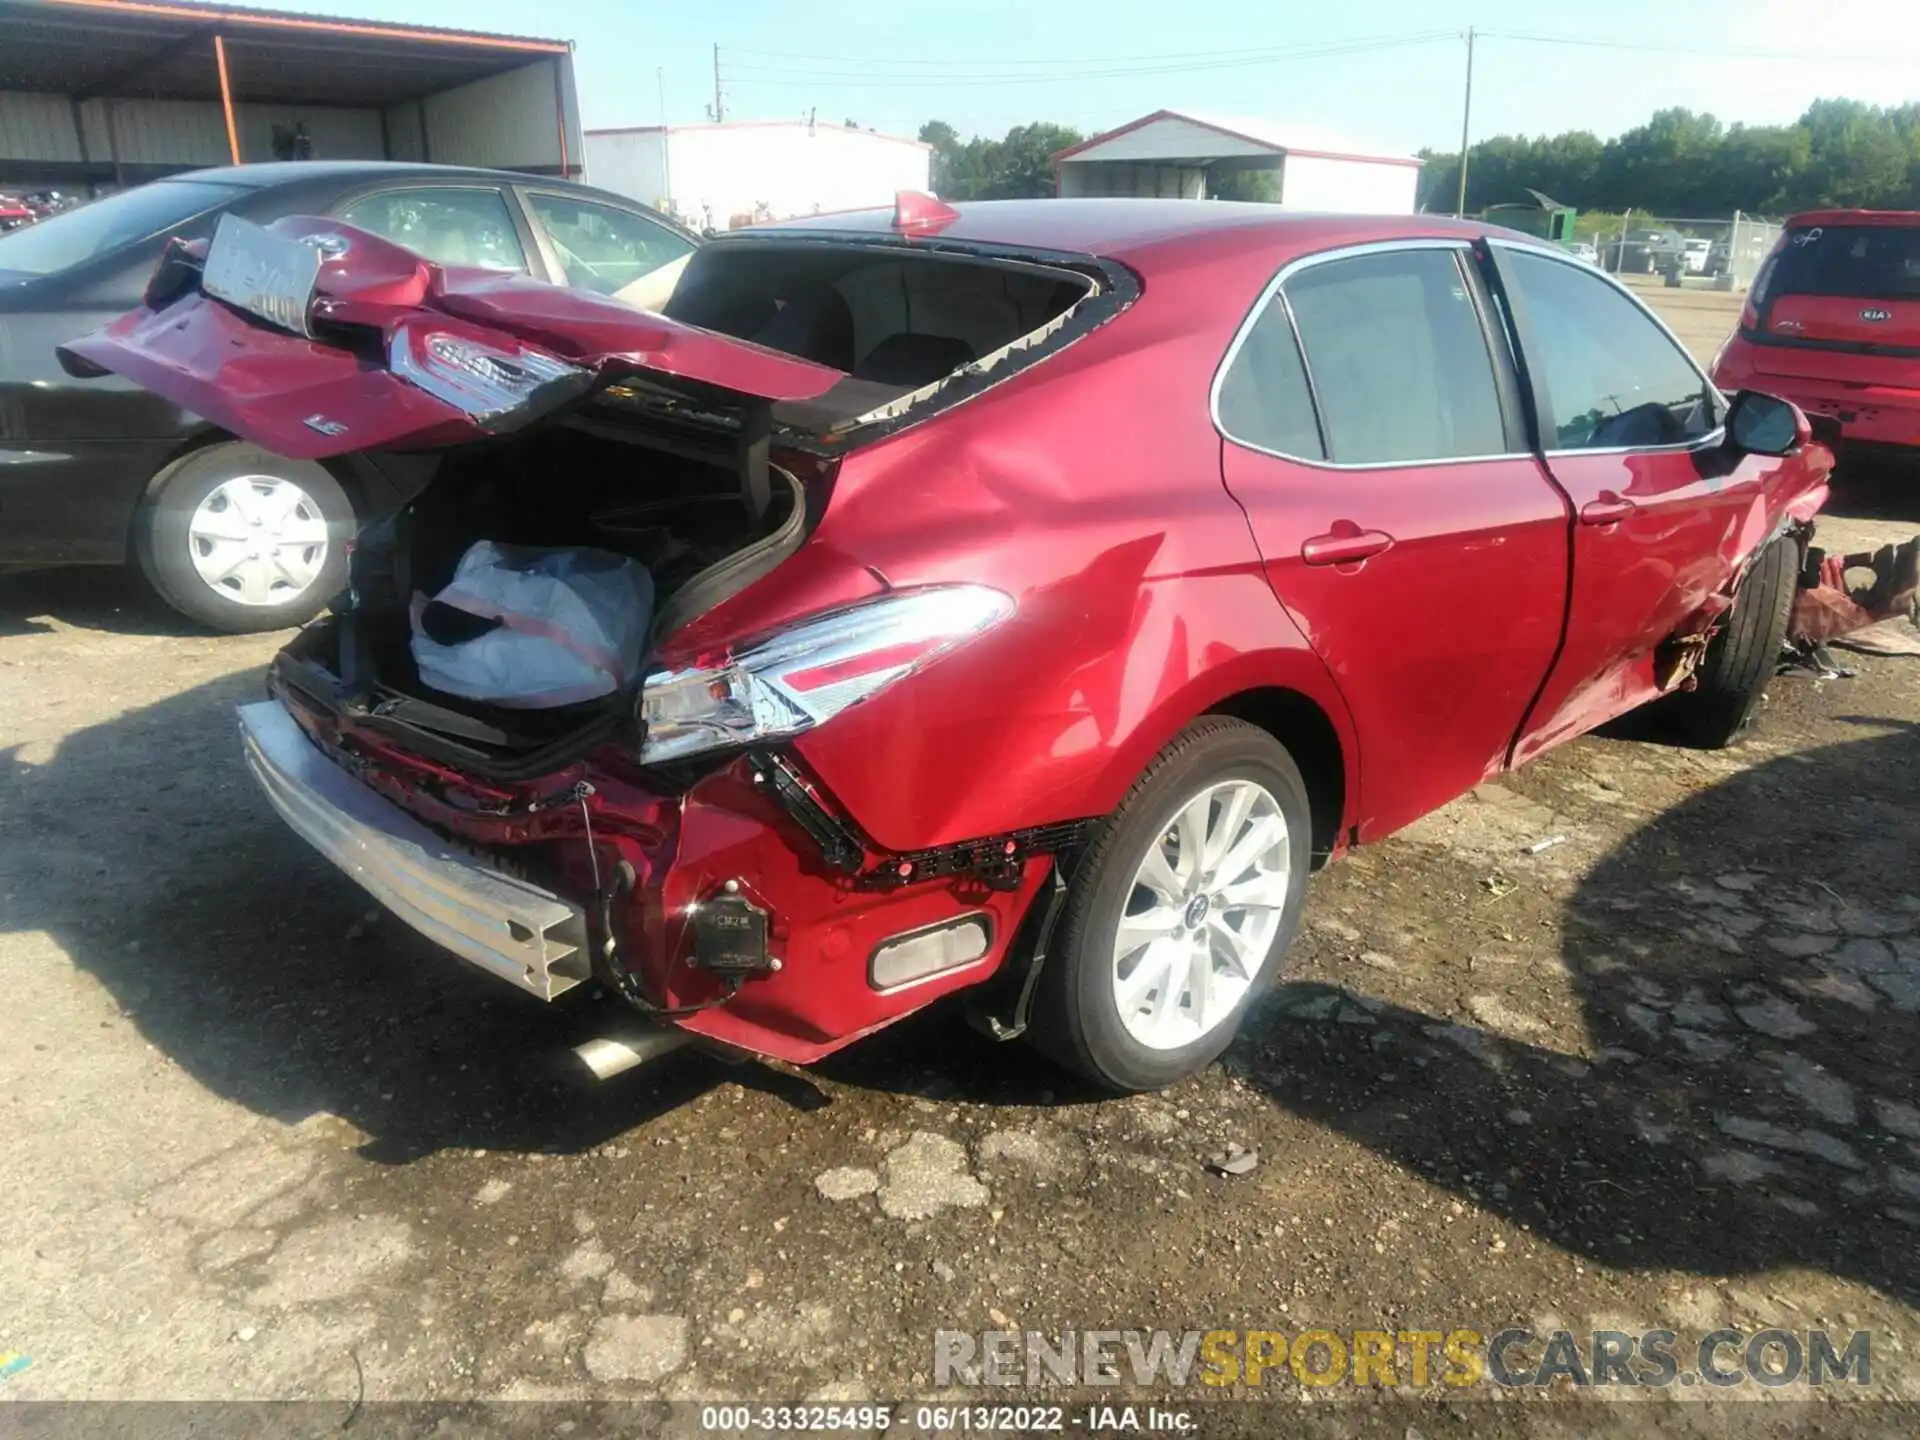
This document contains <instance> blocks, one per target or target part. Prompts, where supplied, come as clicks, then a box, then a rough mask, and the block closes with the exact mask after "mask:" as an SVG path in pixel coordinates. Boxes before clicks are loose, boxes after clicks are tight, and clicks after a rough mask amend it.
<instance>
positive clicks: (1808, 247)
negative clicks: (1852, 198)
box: [1765, 225, 1920, 300]
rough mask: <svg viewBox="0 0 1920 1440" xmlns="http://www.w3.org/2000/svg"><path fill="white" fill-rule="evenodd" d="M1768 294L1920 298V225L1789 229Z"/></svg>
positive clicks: (1824, 226) (1868, 298) (1770, 276)
mask: <svg viewBox="0 0 1920 1440" xmlns="http://www.w3.org/2000/svg"><path fill="white" fill-rule="evenodd" d="M1765 292H1766V294H1767V295H1769V296H1774V297H1777V296H1781V295H1832V296H1839V297H1842V298H1846V299H1856V300H1920V226H1902V225H1813V226H1809V227H1807V228H1806V229H1803V230H1790V231H1788V232H1787V238H1786V243H1785V244H1784V245H1783V246H1782V247H1781V249H1780V253H1779V254H1778V255H1777V256H1776V257H1775V258H1774V262H1773V269H1772V273H1771V274H1770V275H1769V276H1768V277H1767V279H1766V281H1765Z"/></svg>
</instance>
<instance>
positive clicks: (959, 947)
mask: <svg viewBox="0 0 1920 1440" xmlns="http://www.w3.org/2000/svg"><path fill="white" fill-rule="evenodd" d="M990 925H991V922H990V921H989V920H988V919H987V917H986V916H985V915H963V916H961V917H960V918H959V919H958V920H946V921H942V922H941V923H940V924H938V925H930V926H928V927H926V928H925V929H922V930H909V931H906V932H904V933H902V934H899V935H895V936H894V937H893V938H892V939H890V940H886V941H883V942H881V944H880V945H879V946H878V947H877V948H876V949H875V950H874V952H873V958H872V959H871V960H869V961H868V962H867V983H868V984H869V985H871V986H872V987H873V988H874V989H875V990H898V989H900V988H901V987H902V986H904V985H912V984H914V983H915V982H917V981H921V980H929V979H932V978H933V977H934V976H936V975H944V974H946V973H947V972H948V971H949V970H960V969H964V968H965V967H966V966H968V965H972V964H975V963H976V962H978V961H980V960H984V959H985V958H986V954H987V947H988V945H989V944H990V943H991V941H992V933H991V929H990Z"/></svg>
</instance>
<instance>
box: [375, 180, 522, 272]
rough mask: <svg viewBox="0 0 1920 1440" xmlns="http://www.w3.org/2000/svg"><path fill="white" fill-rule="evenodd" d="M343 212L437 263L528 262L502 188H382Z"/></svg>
mask: <svg viewBox="0 0 1920 1440" xmlns="http://www.w3.org/2000/svg"><path fill="white" fill-rule="evenodd" d="M340 218H341V219H342V220H344V221H346V222H347V224H349V225H357V226H359V227H360V229H362V230H371V231H372V232H373V233H374V234H375V235H378V236H380V237H381V238H382V239H385V240H391V241H393V243H394V244H396V245H404V246H406V248H407V249H409V250H411V251H413V253H414V254H416V255H420V256H424V257H425V258H426V259H428V260H431V261H433V262H434V263H435V264H438V265H472V266H477V267H479V268H480V269H483V270H525V269H526V268H527V252H526V251H525V250H524V249H522V248H521V245H520V237H519V236H518V235H517V234H516V233H515V232H514V226H513V215H512V213H511V212H510V211H509V210H508V209H507V200H506V197H505V196H504V195H502V194H501V193H500V192H499V191H498V190H492V189H487V188H484V187H481V186H472V187H468V186H457V185H423V186H420V187H417V188H414V189H408V190H382V191H380V192H378V193H377V194H373V195H363V196H361V197H360V198H359V199H358V200H354V201H352V202H350V203H349V204H348V205H347V206H346V207H345V208H343V209H342V210H341V211H340Z"/></svg>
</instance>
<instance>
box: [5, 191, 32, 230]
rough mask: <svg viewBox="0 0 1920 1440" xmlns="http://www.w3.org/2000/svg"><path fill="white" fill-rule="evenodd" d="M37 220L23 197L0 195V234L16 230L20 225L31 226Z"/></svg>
mask: <svg viewBox="0 0 1920 1440" xmlns="http://www.w3.org/2000/svg"><path fill="white" fill-rule="evenodd" d="M39 218H40V217H39V215H38V214H36V213H35V211H34V208H33V206H31V205H29V204H28V203H27V202H26V199H25V197H24V196H20V195H0V233H4V232H6V231H8V230H18V229H19V228H20V227H21V226H22V225H31V224H32V223H33V222H34V221H35V220H37V219H39Z"/></svg>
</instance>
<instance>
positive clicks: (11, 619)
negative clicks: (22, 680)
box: [0, 565, 213, 635]
mask: <svg viewBox="0 0 1920 1440" xmlns="http://www.w3.org/2000/svg"><path fill="white" fill-rule="evenodd" d="M42 616H47V617H51V618H52V619H55V620H58V621H60V622H62V623H63V624H67V625H72V626H74V627H75V628H77V629H81V630H103V631H107V632H109V633H111V634H116V635H208V634H211V633H213V632H211V631H209V630H208V629H207V628H206V627H205V626H201V625H196V624H195V623H194V622H193V621H191V620H189V619H187V617H186V616H184V615H181V614H179V613H178V612H177V611H175V610H173V609H171V608H169V607H168V606H167V605H166V603H165V602H163V601H162V600H161V599H160V597H159V596H157V595H155V594H154V593H153V591H152V590H150V589H149V588H148V587H147V585H146V582H145V581H144V580H143V579H142V578H141V577H140V576H139V575H136V574H135V573H134V572H133V571H132V570H128V569H124V568H121V567H118V566H113V565H46V566H34V567H32V568H21V569H6V568H0V635H35V634H41V633H43V632H45V631H47V630H49V629H51V628H52V627H51V626H49V625H48V624H47V623H46V620H44V619H42V618H41V617H42Z"/></svg>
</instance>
